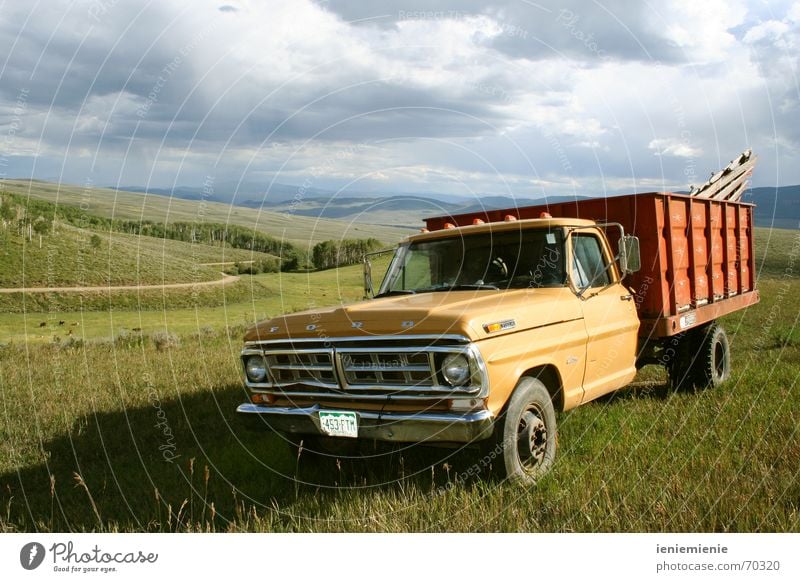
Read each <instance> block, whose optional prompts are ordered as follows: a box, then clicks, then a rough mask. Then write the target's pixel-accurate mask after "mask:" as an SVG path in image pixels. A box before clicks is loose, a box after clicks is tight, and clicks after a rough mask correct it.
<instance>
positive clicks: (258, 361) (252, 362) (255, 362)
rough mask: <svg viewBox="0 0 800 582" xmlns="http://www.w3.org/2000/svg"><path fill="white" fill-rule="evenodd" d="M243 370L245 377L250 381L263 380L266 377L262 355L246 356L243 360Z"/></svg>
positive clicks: (265, 365) (265, 366) (265, 364)
mask: <svg viewBox="0 0 800 582" xmlns="http://www.w3.org/2000/svg"><path fill="white" fill-rule="evenodd" d="M244 370H245V373H246V374H247V379H248V380H250V381H251V382H261V381H262V380H264V378H266V377H267V363H266V362H265V361H264V356H259V355H253V356H247V358H246V359H245V361H244Z"/></svg>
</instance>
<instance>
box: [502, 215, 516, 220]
mask: <svg viewBox="0 0 800 582" xmlns="http://www.w3.org/2000/svg"><path fill="white" fill-rule="evenodd" d="M516 219H517V217H516V216H514V215H513V214H506V217H505V218H504V219H503V220H505V221H506V222H513V221H514V220H516Z"/></svg>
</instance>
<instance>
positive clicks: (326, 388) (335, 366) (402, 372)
mask: <svg viewBox="0 0 800 582" xmlns="http://www.w3.org/2000/svg"><path fill="white" fill-rule="evenodd" d="M400 342H403V343H405V345H402V344H401V343H400ZM439 342H441V338H437V339H429V340H428V341H426V342H425V343H424V344H420V345H417V346H416V347H414V344H412V345H408V342H407V341H403V340H402V339H397V340H396V339H392V340H390V341H385V342H383V343H382V344H378V345H375V346H373V345H372V344H371V343H370V345H369V347H367V346H366V344H365V343H364V342H353V341H339V342H337V341H333V342H330V343H326V345H324V346H323V344H322V342H317V343H315V342H310V341H306V342H303V341H297V342H290V341H286V342H264V343H260V344H257V345H252V346H251V347H249V348H246V349H245V351H244V352H243V355H245V356H246V355H248V354H252V353H262V354H263V355H264V357H265V359H266V363H267V369H268V380H267V382H266V383H264V384H251V387H252V388H253V389H255V390H265V391H267V392H272V393H274V394H276V395H280V396H333V397H337V398H349V399H361V398H367V399H369V398H386V397H391V398H393V399H395V398H400V399H403V398H426V397H427V398H431V397H435V398H446V397H447V396H451V395H459V394H460V395H470V394H476V393H477V392H478V391H480V389H481V386H478V385H466V386H459V387H453V386H450V385H448V384H446V383H445V382H444V380H443V379H442V378H441V377H440V374H439V373H438V366H439V365H440V363H441V358H443V357H444V355H445V354H447V353H452V352H461V351H463V350H464V345H463V343H466V342H463V343H462V342H458V343H455V344H454V343H449V344H442V343H439Z"/></svg>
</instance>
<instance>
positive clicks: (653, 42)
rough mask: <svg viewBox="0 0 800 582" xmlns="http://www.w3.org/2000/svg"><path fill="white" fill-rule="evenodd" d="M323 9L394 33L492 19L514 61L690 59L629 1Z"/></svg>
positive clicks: (356, 3)
mask: <svg viewBox="0 0 800 582" xmlns="http://www.w3.org/2000/svg"><path fill="white" fill-rule="evenodd" d="M320 5H321V6H323V7H325V8H326V9H328V10H331V11H333V12H335V13H337V14H339V15H340V16H341V17H342V18H343V19H345V20H346V21H352V22H354V23H356V24H358V25H360V26H379V27H394V26H397V25H398V23H402V22H405V21H414V20H445V19H460V18H462V19H463V18H468V17H473V16H479V15H484V16H488V17H491V18H492V19H494V20H495V21H496V22H497V23H498V24H499V26H500V28H501V33H500V34H499V35H498V36H496V37H495V38H493V39H492V41H491V43H490V46H491V47H492V48H494V49H497V50H498V51H500V52H502V53H503V54H505V55H507V56H509V57H512V58H528V59H543V58H549V57H553V56H554V55H563V56H567V57H570V58H574V59H580V60H585V61H586V62H587V63H599V62H603V61H604V60H606V59H621V60H644V61H650V60H660V61H664V62H671V61H680V60H682V59H684V58H685V56H684V55H683V54H682V52H681V51H680V50H679V49H678V48H677V47H676V46H675V45H674V43H671V42H670V41H669V40H667V39H666V38H664V36H663V35H662V32H663V28H660V27H659V26H658V24H657V21H658V18H657V17H654V11H653V8H652V7H651V6H648V4H646V3H639V2H630V1H629V0H606V1H604V2H602V3H596V2H585V1H581V0H569V1H564V0H559V1H557V2H556V1H553V0H549V1H548V0H545V1H541V2H528V1H525V0H494V1H489V2H486V1H481V0H466V1H461V0H459V1H457V2H456V1H453V0H389V1H388V2H381V3H371V2H362V1H360V0H320Z"/></svg>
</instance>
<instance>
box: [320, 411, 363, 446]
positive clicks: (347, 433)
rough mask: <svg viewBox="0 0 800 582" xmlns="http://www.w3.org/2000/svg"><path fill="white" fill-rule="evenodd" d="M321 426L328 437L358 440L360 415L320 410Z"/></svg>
mask: <svg viewBox="0 0 800 582" xmlns="http://www.w3.org/2000/svg"><path fill="white" fill-rule="evenodd" d="M319 426H320V428H321V429H322V432H324V433H325V434H326V435H328V436H335V437H347V438H352V439H354V438H358V415H357V414H356V413H355V412H343V411H340V410H320V411H319Z"/></svg>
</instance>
